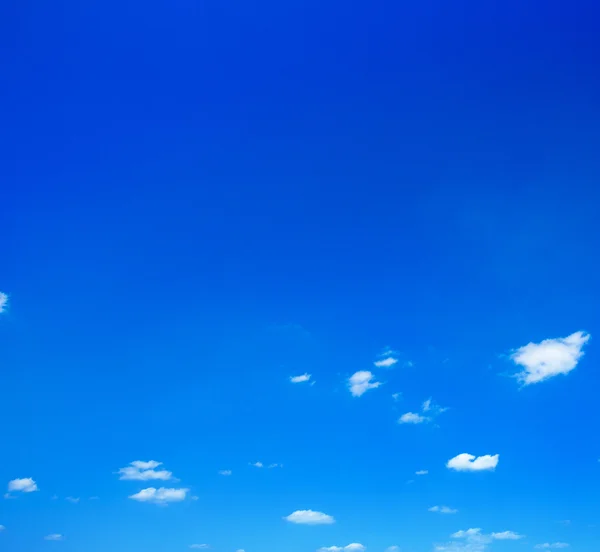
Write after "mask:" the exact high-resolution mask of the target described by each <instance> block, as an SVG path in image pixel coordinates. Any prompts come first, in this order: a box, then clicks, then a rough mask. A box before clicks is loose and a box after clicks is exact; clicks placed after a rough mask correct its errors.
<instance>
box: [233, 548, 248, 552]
mask: <svg viewBox="0 0 600 552" xmlns="http://www.w3.org/2000/svg"><path fill="white" fill-rule="evenodd" d="M235 552H246V551H245V550H244V549H243V548H238V549H237V550H236V551H235Z"/></svg>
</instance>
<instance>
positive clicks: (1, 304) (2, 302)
mask: <svg viewBox="0 0 600 552" xmlns="http://www.w3.org/2000/svg"><path fill="white" fill-rule="evenodd" d="M7 305H8V295H6V293H2V292H1V291H0V312H4V311H5V310H6V306H7Z"/></svg>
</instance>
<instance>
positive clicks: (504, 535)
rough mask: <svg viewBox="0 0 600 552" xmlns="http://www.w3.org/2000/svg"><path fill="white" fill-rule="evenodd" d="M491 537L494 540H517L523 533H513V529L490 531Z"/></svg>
mask: <svg viewBox="0 0 600 552" xmlns="http://www.w3.org/2000/svg"><path fill="white" fill-rule="evenodd" d="M492 538H493V539H495V540H519V539H522V538H523V535H519V533H515V532H514V531H502V532H500V533H492Z"/></svg>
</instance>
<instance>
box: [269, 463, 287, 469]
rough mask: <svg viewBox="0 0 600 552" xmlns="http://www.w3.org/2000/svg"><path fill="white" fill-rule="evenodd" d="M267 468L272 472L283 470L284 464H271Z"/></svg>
mask: <svg viewBox="0 0 600 552" xmlns="http://www.w3.org/2000/svg"><path fill="white" fill-rule="evenodd" d="M267 468H268V469H270V470H272V469H273V468H283V464H269V465H268V466H267Z"/></svg>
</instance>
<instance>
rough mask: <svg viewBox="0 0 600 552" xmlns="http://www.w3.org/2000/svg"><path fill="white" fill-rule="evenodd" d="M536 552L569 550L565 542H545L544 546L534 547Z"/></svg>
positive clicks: (537, 545)
mask: <svg viewBox="0 0 600 552" xmlns="http://www.w3.org/2000/svg"><path fill="white" fill-rule="evenodd" d="M534 548H535V549H536V550H558V549H560V548H569V545H568V544H567V543H566V542H553V543H550V542H545V543H544V544H536V545H535V546H534Z"/></svg>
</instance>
